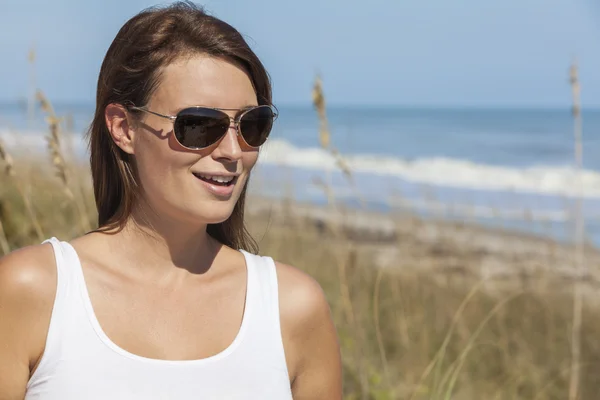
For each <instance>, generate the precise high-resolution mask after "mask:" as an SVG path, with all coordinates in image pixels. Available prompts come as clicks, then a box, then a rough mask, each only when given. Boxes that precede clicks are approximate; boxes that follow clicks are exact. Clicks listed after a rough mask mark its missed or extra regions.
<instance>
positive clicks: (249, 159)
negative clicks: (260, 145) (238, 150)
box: [242, 150, 258, 173]
mask: <svg viewBox="0 0 600 400" xmlns="http://www.w3.org/2000/svg"><path fill="white" fill-rule="evenodd" d="M256 161H258V150H256V151H245V152H244V154H243V155H242V165H243V166H244V171H246V172H247V173H249V172H250V170H251V169H252V168H253V167H254V165H255V164H256Z"/></svg>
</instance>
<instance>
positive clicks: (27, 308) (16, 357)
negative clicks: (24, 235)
mask: <svg viewBox="0 0 600 400" xmlns="http://www.w3.org/2000/svg"><path fill="white" fill-rule="evenodd" d="M56 275H57V274H56V265H55V262H54V252H53V250H52V248H51V246H50V245H49V244H43V245H35V246H30V247H25V248H22V249H19V250H15V251H13V252H12V253H10V254H8V255H6V256H4V257H2V258H0V343H2V346H0V360H2V363H0V393H3V394H6V395H7V396H8V398H23V395H24V391H25V387H26V385H27V380H28V379H29V376H30V373H31V371H32V370H33V369H35V366H36V365H37V362H38V361H39V359H40V357H41V354H42V353H43V351H44V346H45V341H46V335H47V333H48V326H49V324H50V317H51V314H52V307H53V304H54V297H55V295H56V280H57V276H56Z"/></svg>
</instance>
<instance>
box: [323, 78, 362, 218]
mask: <svg viewBox="0 0 600 400" xmlns="http://www.w3.org/2000/svg"><path fill="white" fill-rule="evenodd" d="M312 98H313V105H314V107H315V109H316V110H317V114H318V116H319V125H320V127H319V144H320V145H321V148H323V150H325V151H327V152H328V153H329V154H331V155H332V156H333V158H334V160H335V164H336V166H337V167H338V168H339V169H340V170H341V171H342V173H343V174H344V176H345V177H346V179H348V181H349V182H350V183H351V184H352V187H353V189H354V192H355V194H356V198H357V199H358V200H359V202H360V203H361V205H362V206H363V208H365V207H364V206H365V200H364V198H363V196H361V194H360V193H359V192H358V190H357V188H356V186H355V185H354V180H353V176H352V170H351V169H350V167H349V166H348V164H347V163H346V161H345V160H344V158H343V157H342V155H341V154H340V152H339V151H338V150H337V149H336V148H334V147H333V146H332V145H331V133H330V131H329V122H328V120H327V111H326V107H325V95H324V94H323V82H322V80H321V77H320V76H319V75H317V78H316V79H315V84H314V86H313V92H312ZM331 182H332V180H331V171H329V170H327V183H328V185H327V187H326V189H327V191H326V193H327V199H328V201H329V204H333V203H334V202H335V199H334V190H333V187H332V183H331Z"/></svg>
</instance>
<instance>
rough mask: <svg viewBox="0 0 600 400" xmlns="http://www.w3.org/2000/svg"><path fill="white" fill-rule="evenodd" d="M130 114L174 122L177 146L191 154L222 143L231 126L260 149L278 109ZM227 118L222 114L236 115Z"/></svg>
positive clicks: (273, 107)
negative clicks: (191, 151)
mask: <svg viewBox="0 0 600 400" xmlns="http://www.w3.org/2000/svg"><path fill="white" fill-rule="evenodd" d="M128 108H129V109H130V110H134V111H142V112H146V113H149V114H153V115H156V116H158V117H161V118H166V119H169V120H171V121H173V132H174V133H175V138H176V139H177V141H178V142H179V144H180V145H182V146H183V147H185V148H186V149H190V150H201V149H205V148H207V147H210V146H212V145H213V144H215V143H217V142H218V141H219V140H221V139H222V138H223V137H224V136H225V135H226V134H227V131H228V130H229V127H230V126H231V122H233V125H234V126H235V130H236V131H237V134H238V136H241V137H242V139H243V141H244V142H245V143H246V144H247V145H248V146H250V147H253V148H257V147H260V146H261V145H263V144H264V143H265V142H266V140H267V138H268V137H269V134H270V133H271V128H272V127H273V122H274V121H275V120H276V119H277V116H278V112H277V108H275V106H273V105H262V106H256V107H250V108H245V109H242V110H239V109H236V108H234V109H231V108H209V107H188V108H184V109H183V110H181V111H179V112H178V113H177V115H163V114H159V113H157V112H154V111H150V110H148V109H147V108H145V107H136V106H129V107H128ZM238 110H239V112H238V114H237V115H236V116H235V117H230V116H229V115H228V114H226V113H225V112H224V111H238Z"/></svg>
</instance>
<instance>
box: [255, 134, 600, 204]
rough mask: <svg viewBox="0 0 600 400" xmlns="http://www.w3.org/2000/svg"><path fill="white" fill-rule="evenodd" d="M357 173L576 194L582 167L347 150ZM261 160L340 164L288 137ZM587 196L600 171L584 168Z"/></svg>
mask: <svg viewBox="0 0 600 400" xmlns="http://www.w3.org/2000/svg"><path fill="white" fill-rule="evenodd" d="M344 160H345V162H346V164H347V165H348V166H349V168H350V169H351V170H352V171H353V172H355V173H366V174H375V175H386V176H394V177H398V178H402V179H404V180H407V181H410V182H416V183H424V184H430V185H436V186H449V187H457V188H467V189H476V190H500V191H515V192H532V193H544V194H551V195H560V196H569V197H570V196H575V195H576V194H577V193H578V189H577V186H576V182H577V171H576V169H575V168H573V167H569V166H534V167H528V168H512V167H505V166H493V165H485V164H476V163H473V162H471V161H468V160H461V159H451V158H441V157H440V158H421V159H415V160H410V161H409V160H403V159H400V158H393V157H385V156H379V155H367V154H360V155H346V156H344ZM261 162H262V163H266V164H276V165H285V166H288V167H296V168H307V169H312V170H335V169H336V168H337V167H336V160H335V158H334V157H333V156H332V155H331V154H329V153H328V152H326V151H324V150H323V149H320V148H298V147H295V146H293V145H291V144H290V143H288V142H285V141H282V140H272V141H270V142H269V143H268V144H267V145H265V148H264V151H263V153H262V154H261ZM580 177H581V182H582V192H581V194H582V196H583V197H588V198H600V173H599V172H596V171H592V170H583V171H581V175H580Z"/></svg>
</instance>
